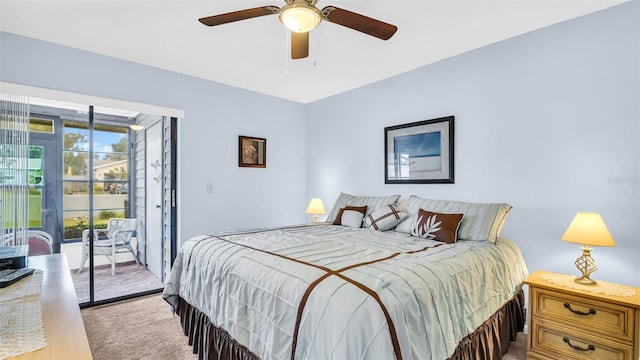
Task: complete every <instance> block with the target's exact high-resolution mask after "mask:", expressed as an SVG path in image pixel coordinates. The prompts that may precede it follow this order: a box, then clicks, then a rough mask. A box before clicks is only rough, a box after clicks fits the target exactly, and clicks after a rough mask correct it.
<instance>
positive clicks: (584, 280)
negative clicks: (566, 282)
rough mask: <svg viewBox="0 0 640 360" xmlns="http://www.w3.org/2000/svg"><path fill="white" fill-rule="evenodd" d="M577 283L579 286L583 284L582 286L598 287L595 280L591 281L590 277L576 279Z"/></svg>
mask: <svg viewBox="0 0 640 360" xmlns="http://www.w3.org/2000/svg"><path fill="white" fill-rule="evenodd" d="M576 282H577V283H578V284H582V285H596V284H597V282H596V281H595V280H593V279H591V278H590V277H588V276H587V277H584V276H583V277H581V278H576Z"/></svg>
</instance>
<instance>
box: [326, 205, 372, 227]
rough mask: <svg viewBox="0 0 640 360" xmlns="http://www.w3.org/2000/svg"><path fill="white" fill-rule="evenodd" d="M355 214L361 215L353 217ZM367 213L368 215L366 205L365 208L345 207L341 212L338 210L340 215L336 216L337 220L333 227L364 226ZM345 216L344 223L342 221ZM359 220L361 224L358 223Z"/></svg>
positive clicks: (334, 221)
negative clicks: (363, 221) (363, 220)
mask: <svg viewBox="0 0 640 360" xmlns="http://www.w3.org/2000/svg"><path fill="white" fill-rule="evenodd" d="M354 212H355V213H358V214H359V215H358V216H356V217H354V216H351V215H353V214H354ZM366 213H367V206H366V205H365V206H345V207H343V208H340V210H338V214H336V218H335V220H333V225H344V226H350V227H360V226H361V225H362V219H364V214H366ZM343 215H346V216H345V219H344V221H343V219H342V217H343ZM358 218H359V220H360V221H359V223H357V222H358ZM356 223H357V224H356Z"/></svg>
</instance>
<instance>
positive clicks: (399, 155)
mask: <svg viewBox="0 0 640 360" xmlns="http://www.w3.org/2000/svg"><path fill="white" fill-rule="evenodd" d="M453 135H454V117H453V116H447V117H443V118H438V119H431V120H424V121H418V122H414V123H409V124H403V125H395V126H389V127H386V128H384V147H385V151H384V176H385V179H384V182H385V184H453V170H454V166H453V165H454V163H453V151H454V146H453V145H454V144H453V141H454V136H453Z"/></svg>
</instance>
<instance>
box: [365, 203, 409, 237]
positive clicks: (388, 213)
mask: <svg viewBox="0 0 640 360" xmlns="http://www.w3.org/2000/svg"><path fill="white" fill-rule="evenodd" d="M406 217H407V213H405V212H400V211H398V207H397V206H396V205H385V206H383V207H381V208H380V209H378V210H376V211H374V212H372V213H371V214H369V215H367V216H366V217H365V218H364V227H366V228H369V229H375V230H378V231H387V230H390V229H393V228H394V227H395V226H396V225H398V224H399V223H400V222H401V221H402V220H404V219H405V218H406Z"/></svg>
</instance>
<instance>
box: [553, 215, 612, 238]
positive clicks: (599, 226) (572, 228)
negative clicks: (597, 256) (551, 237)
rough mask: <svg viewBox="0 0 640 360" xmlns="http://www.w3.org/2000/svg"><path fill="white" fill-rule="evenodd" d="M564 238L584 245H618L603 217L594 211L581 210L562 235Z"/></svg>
mask: <svg viewBox="0 0 640 360" xmlns="http://www.w3.org/2000/svg"><path fill="white" fill-rule="evenodd" d="M562 240H564V241H567V242H571V243H576V244H582V245H591V246H616V242H615V241H614V240H613V237H611V234H610V233H609V229H607V225H605V223H604V221H603V220H602V217H601V216H600V214H598V213H594V212H579V213H578V214H577V215H576V216H575V217H574V218H573V221H572V222H571V224H569V227H568V228H567V231H565V233H564V235H562Z"/></svg>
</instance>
